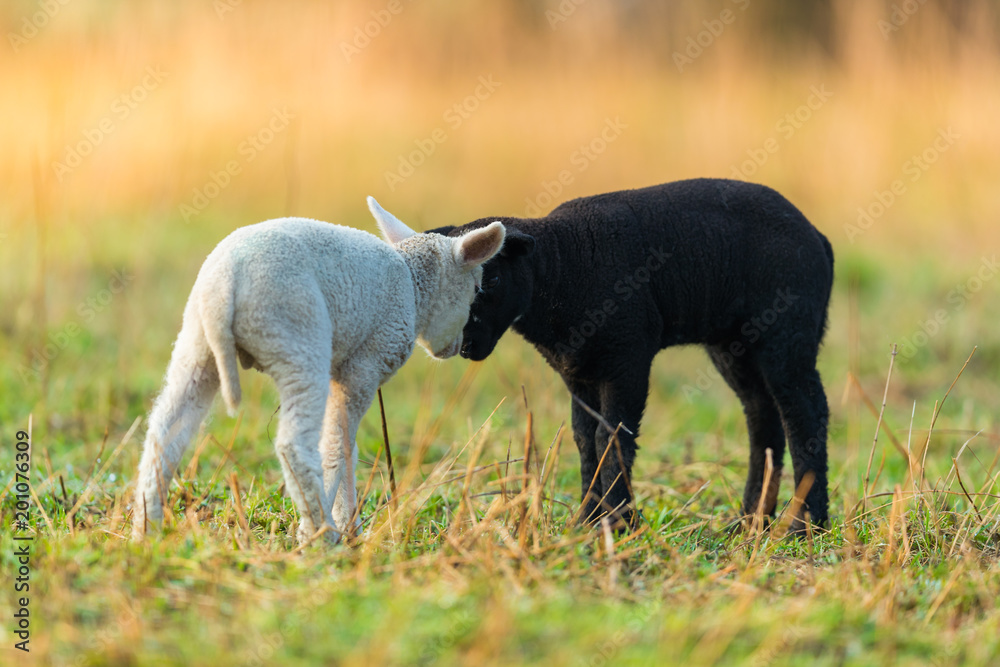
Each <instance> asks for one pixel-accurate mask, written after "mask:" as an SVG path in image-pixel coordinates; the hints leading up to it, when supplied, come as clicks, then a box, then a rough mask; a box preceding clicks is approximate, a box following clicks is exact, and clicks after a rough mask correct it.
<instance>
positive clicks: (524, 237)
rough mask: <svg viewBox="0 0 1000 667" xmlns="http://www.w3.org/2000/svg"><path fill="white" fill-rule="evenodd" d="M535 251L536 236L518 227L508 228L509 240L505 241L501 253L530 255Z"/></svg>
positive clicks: (506, 254)
mask: <svg viewBox="0 0 1000 667" xmlns="http://www.w3.org/2000/svg"><path fill="white" fill-rule="evenodd" d="M533 252H535V237H534V236H531V235H530V234H525V233H524V232H519V231H517V230H516V229H513V228H509V229H507V240H505V241H504V242H503V250H501V251H500V254H501V255H503V256H504V257H510V258H512V259H513V258H514V257H520V256H521V255H524V256H529V255H531V253H533Z"/></svg>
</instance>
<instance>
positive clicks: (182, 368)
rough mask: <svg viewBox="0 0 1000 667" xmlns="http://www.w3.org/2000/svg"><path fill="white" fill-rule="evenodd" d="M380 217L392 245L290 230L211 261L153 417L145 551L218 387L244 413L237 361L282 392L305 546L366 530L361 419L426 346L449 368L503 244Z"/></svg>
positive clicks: (485, 233)
mask: <svg viewBox="0 0 1000 667" xmlns="http://www.w3.org/2000/svg"><path fill="white" fill-rule="evenodd" d="M368 206H369V208H370V209H371V212H372V215H374V216H375V220H376V222H377V223H378V226H379V229H380V230H381V231H382V234H383V236H384V237H385V239H386V240H387V241H388V244H387V243H384V242H382V241H381V240H380V239H378V238H377V237H375V236H373V235H371V234H368V233H367V232H363V231H360V230H356V229H351V228H348V227H341V226H338V225H331V224H327V223H323V222H318V221H315V220H307V219H304V218H283V219H280V220H270V221H268V222H262V223H260V224H256V225H250V226H248V227H243V228H241V229H238V230H236V231H235V232H233V233H232V234H230V235H229V236H227V237H226V238H225V239H223V241H222V242H221V243H220V244H219V245H218V246H217V247H216V248H215V250H213V251H212V253H211V254H210V255H209V256H208V258H207V259H206V260H205V263H204V264H203V265H202V267H201V271H200V272H199V273H198V278H197V280H195V284H194V288H193V289H192V290H191V296H190V297H189V298H188V302H187V306H186V307H185V309H184V323H183V325H182V327H181V331H180V334H179V335H178V336H177V341H176V343H175V344H174V351H173V355H172V356H171V359H170V365H169V366H168V368H167V376H166V384H165V386H164V388H163V391H162V393H161V394H160V396H159V397H158V398H157V399H156V401H155V403H154V405H153V410H152V412H151V413H150V416H149V430H148V432H147V434H146V441H145V443H144V445H143V453H142V460H141V461H140V463H139V479H138V483H137V487H136V494H135V504H134V505H135V509H134V513H133V524H132V530H133V537H134V538H137V539H141V538H142V536H143V535H144V534H145V532H146V527H147V525H148V524H157V523H158V522H159V521H161V520H162V518H163V501H164V499H165V498H166V496H167V489H168V487H169V484H170V480H171V479H172V478H173V475H174V471H175V469H176V468H177V464H178V463H179V461H180V458H181V455H182V454H183V453H184V450H185V449H186V448H187V446H188V443H189V442H190V440H191V437H192V436H193V434H194V432H195V431H196V430H197V428H198V426H199V424H201V421H202V419H204V417H205V414H206V413H207V411H208V409H209V407H210V405H211V403H212V400H213V398H214V397H215V394H216V392H217V391H218V390H219V389H220V387H221V389H222V397H223V399H224V400H225V403H226V407H227V408H228V410H229V413H230V414H234V413H235V411H236V408H237V405H238V404H239V402H240V385H239V376H238V373H237V366H236V360H237V358H239V361H240V363H241V364H242V365H243V367H244V368H250V367H251V366H252V367H254V368H256V369H257V370H260V371H263V372H264V373H267V374H268V375H270V376H271V377H272V378H274V381H275V384H276V385H277V388H278V393H279V395H280V398H281V418H280V423H279V426H278V433H277V439H276V442H275V449H276V450H277V454H278V458H279V460H280V461H281V467H282V470H283V471H284V475H285V488H286V489H287V491H288V494H289V496H291V498H292V500H293V501H294V502H295V505H296V507H297V508H298V511H299V514H300V516H301V520H300V522H299V529H298V540H299V542H300V543H301V542H304V541H306V540H308V539H309V538H310V537H312V536H313V535H314V534H315V533H316V531H317V530H319V529H320V528H321V527H323V526H324V525H329V526H330V528H331V529H332V530H329V531H328V533H327V539H328V540H330V541H331V542H335V541H337V540H339V539H340V536H341V534H342V533H347V532H350V531H352V530H353V529H354V528H355V527H356V525H357V517H356V516H355V513H356V505H357V499H356V490H355V475H354V469H355V466H356V465H357V456H358V449H357V444H356V442H355V438H356V436H357V431H358V425H359V423H360V421H361V417H362V416H363V415H364V414H365V412H366V411H367V410H368V407H369V406H370V405H371V402H372V399H373V398H374V396H375V392H376V390H377V389H378V387H379V386H380V385H381V384H382V383H383V382H385V381H386V380H387V379H389V378H390V377H391V376H392V375H393V373H395V372H396V370H398V369H399V368H400V367H401V366H402V365H403V363H405V362H406V360H407V358H409V356H410V354H411V352H412V351H413V346H414V343H415V342H417V343H420V345H421V346H422V347H424V348H425V349H426V350H427V351H428V352H429V353H430V354H431V355H433V356H434V357H438V358H441V359H444V358H447V357H451V356H453V355H455V354H456V353H458V351H459V349H460V348H461V345H462V327H463V325H464V324H465V321H466V319H468V316H469V307H470V305H471V304H472V301H473V299H474V298H475V295H476V291H477V290H478V288H479V279H480V277H481V275H482V268H481V265H482V264H483V263H484V262H486V261H487V260H489V259H490V258H491V257H493V255H495V254H496V253H497V252H498V251H499V250H500V248H501V246H502V245H503V240H504V234H505V230H504V227H503V225H502V224H501V223H499V222H494V223H492V224H490V225H489V226H487V227H485V228H482V229H479V230H476V231H472V232H469V233H468V234H466V235H465V236H462V237H459V238H448V237H445V236H440V235H437V234H417V233H416V232H414V231H413V230H411V229H410V228H409V227H407V226H406V225H405V224H403V223H402V222H400V221H399V220H398V219H396V218H395V217H394V216H393V215H392V214H390V213H388V212H387V211H385V210H384V209H382V207H380V206H379V205H378V202H376V201H375V200H374V199H373V198H371V197H369V198H368ZM390 244H391V245H390ZM352 517H353V518H354V519H355V523H354V524H352V522H351V520H352Z"/></svg>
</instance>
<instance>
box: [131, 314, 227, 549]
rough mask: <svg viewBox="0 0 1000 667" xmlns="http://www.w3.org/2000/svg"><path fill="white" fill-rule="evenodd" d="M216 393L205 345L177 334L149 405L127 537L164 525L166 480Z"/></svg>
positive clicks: (194, 337) (212, 364) (212, 361)
mask: <svg viewBox="0 0 1000 667" xmlns="http://www.w3.org/2000/svg"><path fill="white" fill-rule="evenodd" d="M218 390H219V374H218V371H217V370H216V366H215V358H214V357H212V354H211V352H209V350H208V346H207V345H206V344H205V343H204V340H203V339H202V340H199V337H198V335H197V332H195V333H194V334H189V333H188V332H186V331H182V332H181V335H180V336H178V340H177V343H176V344H175V346H174V355H173V357H172V358H171V360H170V366H169V368H168V369H167V381H166V384H165V386H164V387H163V391H162V392H161V393H160V395H159V396H158V397H157V399H156V401H155V402H154V403H153V409H152V411H151V412H150V415H149V423H148V425H147V426H148V428H147V431H146V440H145V443H144V444H143V448H142V458H141V460H140V462H139V478H138V481H137V482H136V489H135V501H134V510H133V513H132V537H133V538H134V539H141V538H142V536H143V535H144V534H145V533H146V529H147V527H152V526H155V525H158V524H159V522H160V521H162V520H163V502H164V501H165V500H166V499H167V495H168V489H169V487H170V480H171V479H172V478H173V476H174V471H175V470H176V469H177V464H178V463H179V462H180V460H181V457H182V456H183V455H184V451H185V450H186V449H187V447H188V444H190V442H191V438H192V436H193V435H194V433H195V432H196V431H197V430H198V426H199V425H200V424H201V422H202V420H203V419H204V418H205V414H206V413H207V412H208V409H209V408H210V407H211V405H212V399H213V398H214V397H215V394H216V393H217V392H218Z"/></svg>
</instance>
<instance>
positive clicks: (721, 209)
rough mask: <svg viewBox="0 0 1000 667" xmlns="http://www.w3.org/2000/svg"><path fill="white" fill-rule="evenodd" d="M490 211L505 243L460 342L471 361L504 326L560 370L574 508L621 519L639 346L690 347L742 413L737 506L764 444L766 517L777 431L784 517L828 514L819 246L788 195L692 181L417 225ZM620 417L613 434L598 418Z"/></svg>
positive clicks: (826, 295) (755, 493) (824, 277)
mask: <svg viewBox="0 0 1000 667" xmlns="http://www.w3.org/2000/svg"><path fill="white" fill-rule="evenodd" d="M494 220H501V221H502V222H503V224H504V226H505V227H506V228H507V240H506V243H505V245H504V248H503V250H502V251H501V253H500V254H499V255H497V256H496V257H494V258H493V259H492V260H490V261H489V262H487V263H486V264H485V266H484V268H483V279H482V288H481V292H480V293H479V295H478V296H477V298H476V300H475V302H474V303H473V305H472V310H471V313H470V317H469V321H468V322H467V323H466V326H465V330H464V340H463V345H462V349H461V354H462V356H463V357H465V358H467V359H472V360H481V359H485V358H486V357H487V356H488V355H489V354H490V352H492V351H493V348H494V346H495V345H496V343H497V341H498V340H499V339H500V337H501V336H502V335H503V333H504V331H506V330H507V328H508V327H513V329H514V330H515V331H516V332H518V333H519V334H521V335H522V336H524V338H525V339H527V340H528V341H529V342H531V343H532V344H534V346H535V347H536V348H538V351H539V352H541V354H542V356H544V357H545V359H546V361H547V362H548V363H549V364H550V365H551V366H552V367H553V368H554V369H555V370H556V371H557V372H558V373H559V374H560V375H561V376H562V379H563V381H564V382H565V383H566V386H567V387H568V388H569V391H570V393H571V394H572V395H573V396H574V397H576V399H578V400H574V401H573V403H572V405H573V408H572V410H573V435H574V438H575V440H576V445H577V447H578V448H579V450H580V472H581V476H582V502H583V505H582V508H581V513H580V517H581V518H582V519H583V520H585V521H590V522H592V521H595V520H596V519H597V518H599V517H600V516H602V515H608V516H609V518H611V520H612V524H613V525H615V526H617V527H619V528H621V527H623V526H622V523H623V522H624V524H626V525H632V524H633V521H634V518H635V515H634V514H633V511H632V501H633V498H632V492H631V489H632V487H631V470H632V463H633V461H634V459H635V451H636V448H637V447H636V442H635V439H636V436H637V435H638V432H639V422H640V420H641V418H642V413H643V410H644V409H645V405H646V397H647V395H648V391H649V373H650V366H651V364H652V362H653V357H655V356H656V354H657V352H659V351H660V350H661V349H663V348H666V347H669V346H671V345H686V344H692V343H698V344H701V345H703V346H705V348H706V350H707V351H708V354H709V357H710V358H711V360H712V362H713V363H714V364H715V367H716V368H717V369H718V371H719V373H720V374H721V375H722V377H724V378H725V380H726V382H727V383H728V384H729V386H730V387H732V389H733V391H735V392H736V395H737V396H739V398H740V401H742V403H743V409H744V412H745V414H746V420H747V428H748V431H749V436H750V469H749V474H748V476H747V482H746V488H745V490H744V493H743V507H742V512H743V515H744V516H745V517H747V516H752V515H753V514H755V513H756V512H757V511H758V506H759V504H760V497H761V491H762V487H763V485H764V477H765V469H766V454H765V451H766V450H767V449H768V448H770V449H771V450H772V453H773V464H774V469H773V474H772V477H771V482H770V484H769V486H768V489H767V492H766V496H765V499H764V502H763V511H764V513H765V514H766V515H768V516H771V517H773V516H774V513H775V510H776V507H777V498H778V486H779V483H780V477H781V468H782V459H783V457H784V451H785V440H786V438H787V440H788V446H789V449H790V451H791V458H792V466H793V468H794V471H795V485H796V488H799V485H800V483H801V482H802V481H803V479H804V478H805V479H806V482H805V484H803V485H802V488H803V489H804V488H806V487H808V492H807V493H806V495H805V499H804V505H803V507H802V508H801V510H800V511H799V512H798V515H797V516H796V517H794V522H793V525H792V528H793V530H796V531H798V530H801V529H802V528H803V527H804V523H803V521H802V519H803V517H804V512H805V511H808V512H809V514H810V517H811V520H812V521H813V522H814V523H817V524H820V525H825V524H826V523H827V519H828V515H827V505H828V498H827V453H826V439H827V433H826V430H827V419H828V415H829V412H828V408H827V402H826V395H825V394H824V392H823V385H822V383H821V382H820V377H819V373H818V372H817V370H816V355H817V352H818V350H819V346H820V342H821V340H822V338H823V333H824V329H825V328H826V313H827V305H828V303H829V299H830V288H831V284H832V281H833V250H832V248H831V247H830V243H829V242H828V241H827V239H826V237H824V236H823V234H821V233H820V232H819V231H818V230H817V229H816V228H815V227H813V226H812V224H810V222H809V221H808V220H807V219H806V218H805V216H804V215H803V214H802V213H801V212H800V211H799V210H798V209H797V208H795V206H793V205H792V204H791V203H790V202H789V201H788V200H787V199H785V198H784V197H783V196H781V195H780V194H778V193H777V192H775V191H774V190H772V189H771V188H768V187H765V186H762V185H756V184H751V183H744V182H741V181H731V180H722V179H696V180H687V181H679V182H675V183H667V184H664V185H657V186H653V187H648V188H643V189H638V190H625V191H621V192H612V193H608V194H602V195H596V196H593V197H583V198H580V199H574V200H572V201H569V202H566V203H564V204H562V205H561V206H559V207H558V208H556V209H555V210H553V211H552V212H551V213H549V214H548V215H547V216H545V217H543V218H535V219H522V218H510V217H499V218H497V217H489V218H481V219H479V220H476V221H475V222H471V223H469V224H466V225H463V226H460V227H442V228H439V229H435V230H432V231H435V232H437V233H440V234H447V235H453V236H454V235H457V234H461V233H464V232H466V231H468V230H470V229H473V228H476V227H482V226H484V225H486V224H488V223H490V222H492V221H494ZM588 408H590V409H588ZM594 412H596V413H599V415H600V416H601V417H603V420H601V419H599V418H597V417H595V416H594V414H593V413H594ZM619 424H621V428H618V429H617V444H614V441H615V438H612V433H611V432H609V430H608V427H609V426H610V427H611V428H612V429H614V428H617V427H618V425H619ZM810 479H811V485H810Z"/></svg>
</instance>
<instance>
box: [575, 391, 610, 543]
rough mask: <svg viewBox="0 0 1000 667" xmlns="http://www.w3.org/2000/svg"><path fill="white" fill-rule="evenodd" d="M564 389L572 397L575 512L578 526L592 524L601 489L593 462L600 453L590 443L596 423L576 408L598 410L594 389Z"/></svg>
mask: <svg viewBox="0 0 1000 667" xmlns="http://www.w3.org/2000/svg"><path fill="white" fill-rule="evenodd" d="M567 387H568V388H569V390H570V393H571V394H572V395H573V397H574V398H573V399H572V401H573V412H572V415H573V440H574V441H575V442H576V448H577V449H578V450H579V452H580V483H581V489H580V502H581V503H582V506H581V508H580V511H579V513H578V515H577V516H578V519H579V521H580V523H589V522H593V521H594V520H595V518H596V517H597V516H598V514H599V512H598V507H599V501H600V499H601V496H603V495H604V487H603V486H602V485H601V479H600V476H599V475H598V474H597V461H598V460H599V457H600V454H599V453H598V452H597V447H596V445H595V444H594V434H595V433H596V431H597V420H596V419H594V417H592V416H591V415H590V413H589V412H587V410H585V409H584V408H583V406H582V405H580V401H582V402H583V403H585V404H586V405H587V406H588V407H589V408H591V409H593V410H595V411H596V410H598V409H599V407H600V406H599V403H598V394H597V390H596V388H594V387H593V386H591V385H587V384H582V383H574V384H570V383H568V382H567Z"/></svg>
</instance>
